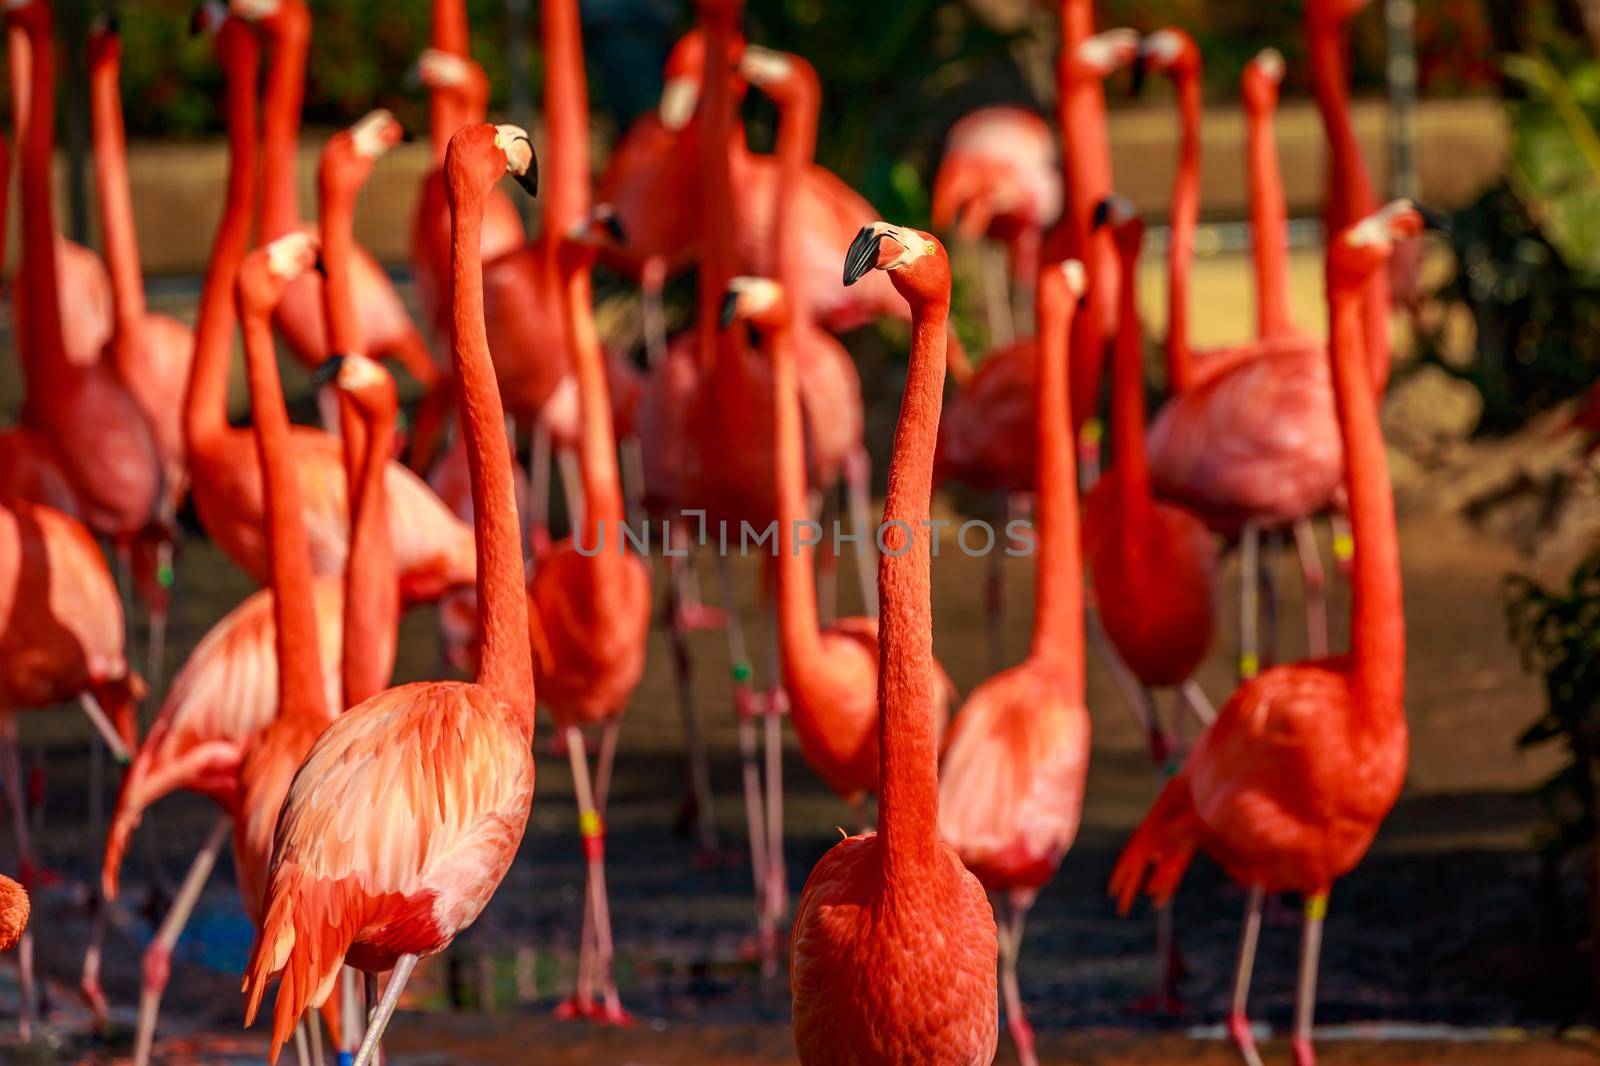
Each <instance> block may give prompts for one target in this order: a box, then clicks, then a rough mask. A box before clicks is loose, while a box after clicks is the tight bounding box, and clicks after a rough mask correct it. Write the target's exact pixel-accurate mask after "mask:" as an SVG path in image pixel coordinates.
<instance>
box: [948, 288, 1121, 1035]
mask: <svg viewBox="0 0 1600 1066" xmlns="http://www.w3.org/2000/svg"><path fill="white" fill-rule="evenodd" d="M1083 289H1084V271H1083V265H1082V264H1081V263H1079V262H1078V261H1077V260H1068V261H1067V262H1066V263H1063V264H1056V265H1053V266H1051V267H1048V268H1046V269H1045V271H1044V272H1043V273H1041V275H1040V276H1039V280H1038V304H1037V314H1038V333H1039V336H1040V337H1042V338H1044V340H1043V344H1042V352H1041V358H1040V360H1039V387H1038V390H1037V391H1038V398H1037V401H1036V402H1037V408H1038V410H1037V412H1036V415H1035V423H1036V424H1037V426H1038V448H1039V487H1038V490H1037V492H1038V498H1039V526H1038V536H1039V550H1038V554H1037V563H1036V566H1037V572H1038V578H1037V582H1036V585H1035V606H1034V616H1033V646H1032V649H1031V650H1030V651H1029V653H1028V657H1027V658H1026V659H1024V660H1023V661H1022V662H1021V663H1019V664H1018V665H1016V666H1013V667H1011V668H1009V669H1007V670H1004V671H1002V672H1001V673H999V674H996V675H994V676H993V677H991V678H989V679H988V680H987V681H985V682H984V683H983V684H981V685H979V686H978V687H977V688H976V689H974V690H973V692H972V694H971V695H970V696H968V697H967V701H966V703H964V704H963V705H962V707H961V710H960V711H959V712H958V713H957V714H956V718H955V723H954V725H953V727H952V729H951V731H950V746H949V748H948V749H947V750H946V752H945V758H944V765H943V768H942V770H941V772H940V775H939V832H940V835H941V836H942V837H943V838H944V841H945V843H946V844H947V845H949V846H950V847H951V848H953V849H954V850H955V852H956V854H957V855H959V856H960V858H961V861H962V862H963V863H964V864H965V865H966V868H967V869H968V870H970V871H971V872H972V874H973V875H974V876H975V877H977V879H978V881H979V882H980V883H981V884H982V885H983V887H984V888H985V889H986V890H988V891H989V892H990V893H991V894H992V895H993V897H994V901H995V912H996V914H997V916H998V915H1000V914H1001V911H1002V907H1003V908H1004V916H1003V917H998V918H997V923H998V925H999V927H1000V934H999V935H1000V988H1001V992H1002V995H1003V997H1004V1000H1005V1007H1006V1020H1007V1024H1008V1026H1009V1028H1010V1030H1011V1037H1012V1040H1013V1041H1014V1042H1015V1044H1016V1047H1017V1055H1018V1056H1019V1057H1020V1059H1021V1060H1022V1062H1023V1064H1024V1066H1034V1064H1036V1063H1037V1061H1038V1059H1037V1057H1036V1056H1035V1054H1034V1051H1033V1030H1032V1028H1031V1027H1030V1026H1029V1025H1028V1020H1027V1017H1026V1016H1025V1014H1024V1012H1023V1008H1022V995H1021V991H1020V989H1019V987H1018V984H1017V955H1018V954H1019V953H1020V951H1021V948H1022V928H1023V923H1024V922H1025V921H1026V919H1027V914H1028V910H1029V909H1030V908H1031V907H1032V905H1033V901H1034V899H1035V898H1036V897H1037V896H1038V893H1039V891H1040V889H1042V888H1043V887H1044V886H1045V885H1046V884H1047V883H1048V882H1049V880H1050V879H1051V878H1052V877H1053V876H1055V872H1056V870H1057V869H1058V868H1059V867H1060V865H1061V860H1062V858H1063V857H1065V855H1066V853H1067V849H1069V848H1070V847H1072V842H1073V840H1074V838H1076V837H1077V835H1078V823H1079V821H1080V819H1081V817H1082V812H1083V788H1084V781H1085V779H1086V777H1087V775H1088V772H1089V732H1090V724H1089V712H1088V710H1087V709H1086V707H1085V704H1084V661H1083V583H1082V567H1083V562H1082V554H1081V550H1080V546H1079V537H1078V491H1077V471H1076V469H1075V467H1074V463H1073V456H1072V452H1073V445H1072V428H1071V415H1070V414H1069V411H1068V403H1069V400H1068V393H1069V391H1070V390H1069V386H1068V367H1067V350H1066V349H1067V338H1068V337H1069V335H1070V334H1071V331H1072V316H1073V314H1074V313H1075V312H1076V310H1077V303H1078V301H1079V299H1080V298H1081V297H1082V295H1083ZM1002 900H1003V902H1002Z"/></svg>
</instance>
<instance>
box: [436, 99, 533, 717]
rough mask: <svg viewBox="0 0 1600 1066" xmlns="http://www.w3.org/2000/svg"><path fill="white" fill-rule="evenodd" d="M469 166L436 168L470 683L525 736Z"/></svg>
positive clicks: (478, 222) (500, 418)
mask: <svg viewBox="0 0 1600 1066" xmlns="http://www.w3.org/2000/svg"><path fill="white" fill-rule="evenodd" d="M472 132H476V133H479V134H480V137H482V136H488V135H490V131H488V130H486V129H485V128H484V127H469V128H468V130H464V131H462V132H460V133H457V134H456V138H457V139H456V140H454V141H453V142H452V152H455V151H463V152H466V153H470V152H472V151H473V149H474V148H475V147H476V146H475V145H472V144H471V143H470V142H466V141H465V140H464V138H466V136H467V135H468V133H472ZM471 166H472V163H471V161H467V162H466V163H465V165H464V166H462V167H459V168H453V167H451V166H450V161H449V160H448V159H447V160H446V164H445V175H446V184H445V189H446V191H447V193H448V194H449V200H450V273H451V278H452V293H451V296H452V303H453V307H452V316H451V329H450V347H451V351H452V353H453V356H454V359H455V368H456V380H457V384H458V385H459V392H460V402H461V424H462V428H463V430H464V431H465V434H466V444H467V469H468V471H469V472H470V474H471V477H472V508H473V539H474V540H475V541H476V543H477V550H478V575H477V592H478V632H479V633H480V634H481V635H482V647H481V654H480V656H479V661H478V683H479V684H480V685H483V686H484V687H485V688H487V689H489V690H490V691H492V692H494V693H495V694H496V695H497V696H499V697H500V698H501V699H503V700H505V701H506V702H507V704H508V705H509V706H510V708H511V710H512V713H513V714H514V715H515V716H516V719H517V721H518V724H519V725H520V726H521V727H522V728H523V729H524V730H525V731H526V732H527V734H528V736H529V737H530V738H531V737H532V736H533V656H532V651H531V649H530V647H529V644H528V596H527V591H526V589H525V588H524V586H523V580H524V578H523V562H522V545H521V542H520V540H519V538H518V535H517V503H516V494H515V491H514V490H513V488H512V478H511V452H510V449H509V448H508V447H507V446H506V431H505V408H504V407H502V406H501V403H500V386H499V384H498V383H497V382H496V381H495V376H494V364H492V363H491V362H490V361H489V338H488V332H487V329H486V327H485V324H484V317H483V208H484V202H485V201H486V200H487V198H488V191H489V189H490V188H491V187H492V178H491V179H488V180H485V179H484V178H482V177H477V176H475V175H472V174H471V173H469V172H468V170H469V168H470V167H471Z"/></svg>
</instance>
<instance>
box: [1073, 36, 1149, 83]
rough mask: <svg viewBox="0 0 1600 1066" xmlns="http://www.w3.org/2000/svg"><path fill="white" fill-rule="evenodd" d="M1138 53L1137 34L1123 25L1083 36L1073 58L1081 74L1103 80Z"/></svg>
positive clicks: (1125, 64) (1131, 60)
mask: <svg viewBox="0 0 1600 1066" xmlns="http://www.w3.org/2000/svg"><path fill="white" fill-rule="evenodd" d="M1138 54H1139V35H1138V34H1137V33H1135V32H1134V31H1133V30H1130V29H1127V28H1126V27H1123V28H1119V29H1114V30H1105V31H1103V32H1101V33H1097V34H1094V35H1093V36H1091V37H1085V38H1084V39H1083V41H1082V42H1080V43H1079V45H1078V48H1077V51H1076V53H1075V54H1074V56H1073V60H1074V62H1075V65H1076V67H1077V69H1078V71H1079V72H1080V73H1081V74H1082V75H1083V76H1085V77H1087V78H1090V79H1093V80H1095V81H1103V80H1104V79H1106V78H1109V77H1111V75H1113V74H1115V73H1116V72H1117V71H1119V70H1121V69H1122V68H1123V67H1125V66H1127V65H1128V64H1129V63H1132V62H1133V61H1134V58H1135V57H1136V56H1137V55H1138Z"/></svg>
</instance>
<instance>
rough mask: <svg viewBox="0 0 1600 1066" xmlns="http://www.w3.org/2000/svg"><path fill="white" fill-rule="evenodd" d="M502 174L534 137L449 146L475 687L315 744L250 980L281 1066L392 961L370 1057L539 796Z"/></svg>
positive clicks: (359, 712)
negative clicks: (345, 977) (489, 203)
mask: <svg viewBox="0 0 1600 1066" xmlns="http://www.w3.org/2000/svg"><path fill="white" fill-rule="evenodd" d="M504 173H511V174H513V175H515V176H516V177H517V179H518V180H519V182H521V183H522V184H523V185H524V187H526V188H527V189H528V190H529V191H530V192H532V191H533V188H534V185H535V182H536V177H535V175H536V173H537V170H536V166H535V161H534V156H533V147H532V144H531V142H530V141H529V140H528V137H527V134H526V133H524V132H523V131H522V130H520V129H518V128H516V127H514V126H499V127H496V126H487V125H479V126H468V127H465V128H464V129H462V130H459V131H458V132H457V133H456V134H455V136H454V137H453V138H452V139H451V144H450V148H449V151H448V153H447V154H446V158H445V175H446V181H447V187H448V189H449V192H450V203H451V209H452V220H453V225H452V243H453V251H452V257H451V258H452V267H453V270H452V274H453V277H454V278H455V284H454V286H453V293H452V299H453V301H454V303H455V325H454V329H453V332H452V339H453V343H452V348H453V350H454V354H455V365H456V384H457V393H458V396H459V398H460V402H461V409H462V422H463V425H464V430H465V433H466V435H467V439H468V440H469V441H470V448H471V450H470V452H469V453H468V455H469V459H470V460H471V464H472V480H473V504H474V515H475V530H474V532H475V537H476V541H477V546H478V551H479V554H480V556H481V565H480V566H479V567H478V570H477V590H478V613H479V619H478V621H479V629H480V632H481V633H482V641H481V654H480V659H479V665H478V671H477V680H476V681H475V682H472V683H466V682H431V683H427V682H425V683H418V684H412V685H403V686H400V687H399V688H392V689H388V690H387V691H385V692H382V693H380V694H379V695H377V696H375V697H373V698H372V699H369V700H367V701H366V702H364V703H361V704H359V705H358V706H356V707H354V708H351V709H350V710H349V711H347V712H345V714H344V715H343V716H341V717H340V718H338V719H337V720H336V721H335V722H334V723H333V725H331V726H330V727H329V728H328V729H327V731H326V732H324V733H323V734H322V736H321V737H319V738H318V740H317V742H316V744H315V745H314V746H313V747H312V749H311V751H310V753H309V755H307V757H306V759H305V763H304V765H303V766H302V767H301V770H300V772H299V774H298V775H297V776H296V778H295V781H294V785H293V787H292V788H291V789H290V791H289V795H288V797H287V798H286V799H285V801H284V805H283V810H282V813H281V815H280V816H279V828H278V833H277V843H276V847H275V849H274V852H273V863H272V867H271V873H270V879H269V881H268V884H267V891H266V896H265V899H264V906H263V910H262V913H263V916H264V918H263V921H262V923H261V927H260V933H259V934H258V936H257V939H256V943H255V946H254V947H253V949H252V951H251V958H250V963H249V966H248V968H247V970H246V976H245V981H244V992H245V995H246V1011H245V1013H246V1024H247V1025H248V1024H250V1023H251V1022H253V1021H254V1018H255V1015H256V1012H257V1010H258V1008H259V1007H260V1003H261V996H262V994H263V993H264V992H265V991H266V986H267V983H268V981H269V980H270V978H271V977H272V976H273V975H274V974H278V973H282V974H283V975H284V976H283V980H282V982H281V985H280V988H279V990H278V1000H277V1008H276V1015H275V1018H274V1024H273V1033H272V1046H271V1058H272V1059H273V1061H276V1059H277V1056H278V1052H279V1050H280V1049H281V1048H282V1046H283V1043H284V1041H285V1040H286V1039H287V1038H288V1035H289V1033H290V1031H291V1030H292V1029H293V1027H294V1025H295V1022H296V1020H297V1019H298V1018H299V1016H300V1014H301V1012H303V1011H304V1010H305V1008H306V1006H307V1004H311V1005H314V1006H315V1005H321V1004H323V1003H324V1002H326V1000H327V998H328V996H329V995H330V994H331V992H332V989H333V985H334V983H335V980H336V978H337V977H338V974H339V967H340V966H341V965H342V964H344V963H348V964H350V965H352V966H355V967H356V968H357V969H361V970H365V971H366V972H368V973H369V974H376V973H378V972H381V971H383V970H388V969H391V968H392V969H393V970H394V973H393V974H392V976H391V977H390V979H389V983H388V987H387V988H385V990H384V994H383V999H382V1001H381V1002H380V1003H378V1004H376V1009H375V1010H374V1013H373V1015H372V1018H371V1022H370V1024H369V1026H368V1028H367V1032H366V1036H365V1037H364V1038H363V1040H362V1044H361V1048H360V1050H359V1051H358V1053H357V1056H356V1060H355V1066H367V1064H368V1063H370V1062H371V1061H372V1056H373V1054H374V1052H375V1051H376V1049H377V1045H378V1042H379V1040H380V1039H381V1037H382V1034H383V1030H384V1028H385V1026H387V1024H388V1021H389V1018H390V1016H391V1015H392V1014H393V1012H394V1008H395V1004H396V1003H397V1002H398V1000H399V998H400V992H401V990H402V989H403V988H404V987H405V984H406V981H407V979H408V978H409V977H410V975H411V971H412V969H413V968H414V967H415V965H416V963H417V960H418V958H419V957H420V956H422V955H431V954H434V953H436V952H439V951H442V950H443V949H444V948H445V947H447V946H448V945H449V943H450V942H451V940H453V939H454V938H455V935H456V934H457V933H458V932H460V931H461V930H462V929H464V928H465V927H466V926H468V925H470V924H471V923H472V921H473V920H474V919H476V918H477V916H478V914H479V913H480V912H481V911H482V910H483V907H484V906H485V905H486V904H487V903H488V901H489V897H490V896H491V895H493V893H494V890H495V888H496V887H497V886H498V885H499V883H500V880H501V879H502V878H503V877H504V876H505V873H506V871H507V869H509V868H510V865H511V860H512V858H513V857H514V856H515V854H516V850H517V846H518V844H519V843H520V842H521V839H522V834H523V830H524V829H525V828H526V827H527V821H528V814H529V810H530V807H531V804H532V800H533V774H534V766H533V757H532V750H531V745H532V740H533V729H534V688H533V659H532V651H531V648H530V646H529V640H528V607H527V599H526V593H525V591H524V588H523V571H522V566H523V562H522V551H521V547H520V545H519V543H518V537H517V529H516V521H515V510H514V507H515V504H514V494H513V488H512V483H511V462H510V459H511V457H510V453H509V449H508V448H507V446H506V441H505V431H504V417H505V416H504V413H503V410H502V408H501V405H500V400H499V390H498V388H497V386H496V384H495V380H494V368H493V364H492V363H491V362H490V361H489V352H488V340H487V335H486V328H485V324H484V317H483V310H482V300H483V289H482V286H483V280H482V266H481V249H480V248H479V224H480V222H481V219H482V214H483V204H484V199H485V196H486V194H487V192H488V190H489V189H490V187H492V186H493V184H494V182H495V180H496V179H497V178H498V177H499V176H500V175H502V174H504Z"/></svg>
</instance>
